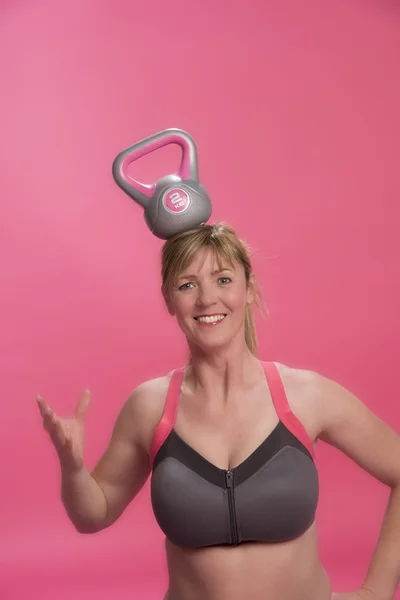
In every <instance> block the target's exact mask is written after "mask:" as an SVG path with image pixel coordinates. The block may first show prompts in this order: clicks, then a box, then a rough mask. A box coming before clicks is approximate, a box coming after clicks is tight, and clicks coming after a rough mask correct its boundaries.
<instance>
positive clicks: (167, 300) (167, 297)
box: [161, 286, 175, 317]
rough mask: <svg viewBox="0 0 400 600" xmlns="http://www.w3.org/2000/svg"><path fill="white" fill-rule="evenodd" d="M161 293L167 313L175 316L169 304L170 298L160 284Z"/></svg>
mask: <svg viewBox="0 0 400 600" xmlns="http://www.w3.org/2000/svg"><path fill="white" fill-rule="evenodd" d="M161 293H162V295H163V298H164V302H165V304H166V306H167V310H168V313H169V314H170V315H171V317H173V316H175V311H174V310H173V308H172V306H171V301H170V298H169V296H168V294H166V293H165V291H164V288H163V287H162V286H161Z"/></svg>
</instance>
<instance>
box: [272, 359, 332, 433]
mask: <svg viewBox="0 0 400 600" xmlns="http://www.w3.org/2000/svg"><path fill="white" fill-rule="evenodd" d="M275 364H276V366H277V368H278V371H279V374H280V376H281V379H282V383H283V387H284V389H285V392H286V396H287V399H288V403H289V406H290V409H291V410H292V412H293V413H294V414H295V416H296V417H297V418H298V419H299V420H300V421H301V422H302V424H303V426H304V427H305V429H306V430H307V433H308V434H309V436H310V438H311V439H312V440H313V441H316V439H317V437H318V433H319V429H320V424H319V421H318V413H319V411H317V410H316V407H317V403H318V398H319V396H320V389H321V383H322V380H323V377H322V376H321V375H319V374H318V373H316V372H315V371H312V370H309V369H299V368H294V367H290V366H288V365H285V364H282V363H277V362H275Z"/></svg>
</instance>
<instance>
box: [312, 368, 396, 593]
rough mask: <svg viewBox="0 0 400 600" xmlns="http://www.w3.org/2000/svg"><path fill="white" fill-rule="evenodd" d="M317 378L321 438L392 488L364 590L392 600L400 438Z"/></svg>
mask: <svg viewBox="0 0 400 600" xmlns="http://www.w3.org/2000/svg"><path fill="white" fill-rule="evenodd" d="M315 378H316V381H315V388H314V389H315V390H317V394H316V407H315V408H316V410H318V415H319V434H318V438H319V439H321V440H323V441H325V442H327V443H329V444H331V445H332V446H335V447H336V448H338V449H339V450H341V451H342V452H344V453H345V454H346V455H347V456H349V457H350V458H351V459H352V460H354V461H355V462H356V463H357V464H358V465H359V466H360V467H362V468H363V469H364V470H365V471H367V472H368V473H370V474H371V475H373V476H374V477H375V478H376V479H378V480H379V481H381V482H382V483H384V484H386V485H387V486H389V487H390V488H391V493H390V499H389V502H388V505H387V509H386V512H385V516H384V519H383V524H382V528H381V532H380V536H379V540H378V543H377V546H376V549H375V552H374V554H373V558H372V561H371V564H370V566H369V569H368V572H367V576H366V578H365V581H364V583H363V587H364V588H366V589H368V590H370V591H371V592H373V593H374V594H375V596H376V598H378V599H379V600H381V599H382V600H392V599H393V598H394V596H395V593H396V590H397V587H398V585H399V583H400V436H399V435H398V434H397V433H396V432H395V431H394V430H393V429H392V428H391V427H389V426H388V425H387V424H386V423H384V422H383V421H382V420H381V419H379V418H378V417H377V416H376V415H375V414H374V413H373V412H371V411H370V410H369V409H368V408H367V407H366V406H365V405H364V404H363V403H362V402H361V401H360V400H359V399H358V398H356V396H354V395H353V394H352V393H351V392H349V391H348V390H346V389H345V388H344V387H342V386H341V385H339V384H338V383H335V382H334V381H331V380H329V379H326V378H324V377H322V376H320V375H316V376H315Z"/></svg>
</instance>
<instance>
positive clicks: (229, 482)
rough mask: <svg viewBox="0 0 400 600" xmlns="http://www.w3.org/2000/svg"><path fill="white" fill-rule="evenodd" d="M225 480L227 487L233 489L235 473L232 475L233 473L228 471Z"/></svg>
mask: <svg viewBox="0 0 400 600" xmlns="http://www.w3.org/2000/svg"><path fill="white" fill-rule="evenodd" d="M225 479H226V486H227V487H228V488H231V487H232V485H233V473H232V471H227V472H226V477H225Z"/></svg>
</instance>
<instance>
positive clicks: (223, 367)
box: [185, 340, 261, 404]
mask: <svg viewBox="0 0 400 600" xmlns="http://www.w3.org/2000/svg"><path fill="white" fill-rule="evenodd" d="M190 350H191V360H190V363H189V365H188V366H187V368H186V372H185V382H186V384H187V385H188V387H189V389H190V390H191V391H192V392H193V393H201V395H202V396H203V397H204V398H210V400H212V401H213V403H215V401H216V400H217V401H218V400H219V401H221V402H222V403H223V404H225V403H227V402H228V401H229V399H230V398H233V397H234V396H235V395H237V393H238V391H240V390H242V389H243V388H245V387H247V386H249V385H251V384H252V383H253V382H254V381H255V379H256V378H257V376H259V373H260V370H261V367H260V361H259V360H258V359H257V358H256V357H255V356H254V355H253V354H252V353H251V352H250V350H249V348H248V347H247V345H246V343H245V341H244V340H243V341H242V343H236V344H235V343H232V344H230V346H229V348H226V347H223V348H218V349H213V350H212V351H207V352H205V351H204V350H202V349H201V348H199V347H190Z"/></svg>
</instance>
